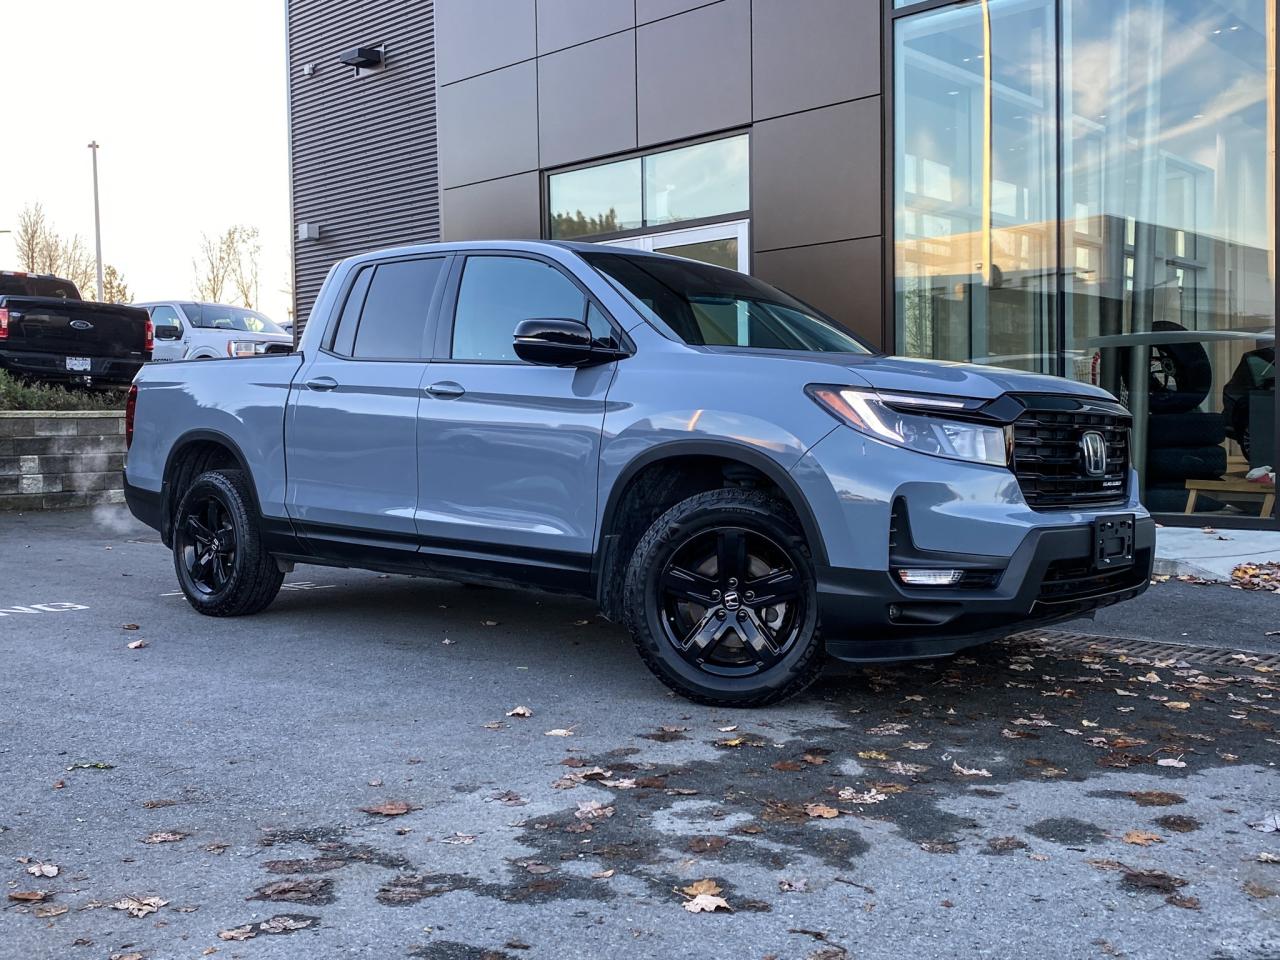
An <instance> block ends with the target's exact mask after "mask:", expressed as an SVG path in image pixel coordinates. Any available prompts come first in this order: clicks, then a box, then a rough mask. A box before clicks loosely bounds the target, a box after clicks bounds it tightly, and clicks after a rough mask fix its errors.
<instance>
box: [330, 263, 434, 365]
mask: <svg viewBox="0 0 1280 960" xmlns="http://www.w3.org/2000/svg"><path fill="white" fill-rule="evenodd" d="M444 262H445V261H444V259H443V258H439V257H436V258H432V259H426V260H398V261H394V262H392V263H380V264H378V265H377V267H376V268H374V269H373V276H372V279H370V280H369V283H368V291H367V293H366V294H365V296H364V304H363V307H362V308H361V310H360V323H359V325H358V326H357V327H356V334H355V345H354V348H353V349H352V351H351V355H352V356H353V357H356V358H357V359H365V360H418V359H421V358H422V357H423V356H425V354H424V351H423V341H424V337H425V334H426V326H427V314H428V311H429V310H430V307H431V297H432V295H433V294H434V293H435V289H436V284H437V283H438V282H439V280H440V274H441V270H442V267H443V266H444ZM358 287H359V280H357V289H353V290H352V294H355V293H357V292H358ZM352 299H353V298H351V297H349V298H348V308H350V306H351V300H352ZM346 314H347V309H344V310H343V324H342V326H345V325H346V320H347V316H346ZM342 334H343V331H342V329H341V328H340V329H339V331H338V335H339V339H342Z"/></svg>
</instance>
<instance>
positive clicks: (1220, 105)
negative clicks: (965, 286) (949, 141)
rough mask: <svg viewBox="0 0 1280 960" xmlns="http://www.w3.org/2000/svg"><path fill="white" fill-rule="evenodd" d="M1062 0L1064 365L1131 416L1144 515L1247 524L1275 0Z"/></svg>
mask: <svg viewBox="0 0 1280 960" xmlns="http://www.w3.org/2000/svg"><path fill="white" fill-rule="evenodd" d="M1062 2H1063V13H1062V16H1063V20H1062V23H1063V40H1064V43H1063V91H1062V96H1063V102H1062V116H1063V118H1064V119H1063V124H1064V128H1065V129H1064V130H1063V131H1062V136H1063V157H1064V164H1065V167H1066V169H1068V170H1069V171H1070V172H1071V175H1070V176H1068V177H1066V178H1064V181H1063V202H1064V205H1065V206H1066V207H1067V208H1068V209H1071V210H1074V211H1076V215H1075V217H1074V219H1073V221H1072V222H1070V223H1064V225H1063V238H1062V239H1063V247H1064V253H1065V257H1066V260H1067V262H1068V263H1070V264H1072V265H1073V266H1074V267H1075V269H1072V270H1069V271H1064V274H1063V285H1064V294H1065V295H1064V302H1063V309H1064V313H1065V317H1064V321H1065V324H1064V326H1065V334H1066V346H1067V351H1068V355H1069V356H1071V357H1073V358H1075V362H1074V363H1073V366H1072V369H1071V370H1069V371H1068V373H1069V375H1074V376H1076V377H1078V378H1082V379H1094V380H1095V381H1097V382H1100V383H1101V384H1102V385H1103V386H1105V387H1106V388H1107V389H1109V390H1111V391H1112V392H1113V393H1115V394H1117V395H1118V396H1121V397H1122V398H1123V399H1125V400H1126V401H1127V402H1128V404H1129V406H1130V408H1131V409H1132V410H1133V412H1134V414H1135V420H1136V423H1135V430H1134V440H1135V459H1137V460H1138V461H1139V463H1140V465H1141V466H1142V468H1143V475H1144V478H1145V499H1146V502H1147V504H1148V505H1149V506H1150V507H1151V508H1152V509H1154V510H1166V511H1176V512H1182V511H1183V510H1184V509H1186V505H1187V503H1188V501H1189V495H1190V494H1191V493H1195V509H1196V511H1197V512H1201V511H1206V510H1209V511H1213V512H1217V513H1223V512H1229V513H1237V514H1241V515H1246V516H1247V515H1253V516H1257V515H1258V512H1259V508H1260V506H1261V496H1258V495H1252V494H1250V493H1249V489H1250V486H1252V487H1253V489H1254V490H1259V489H1260V488H1259V487H1258V486H1257V485H1256V484H1251V483H1250V481H1248V480H1246V479H1245V478H1246V474H1247V472H1248V471H1249V470H1250V469H1251V468H1253V467H1259V466H1264V465H1266V466H1272V467H1274V466H1275V463H1276V459H1275V433H1276V429H1275V367H1274V363H1275V247H1274V245H1273V239H1274V229H1275V223H1274V217H1275V193H1274V191H1275V174H1276V172H1275V163H1274V156H1275V153H1274V151H1275V99H1274V88H1273V84H1274V82H1275V80H1274V75H1273V74H1272V73H1271V72H1270V71H1271V70H1272V69H1273V67H1274V64H1273V50H1274V42H1275V41H1274V36H1273V34H1272V32H1271V31H1272V30H1273V29H1274V3H1273V2H1270V0H1163V2H1159V3H1151V2H1142V3H1139V2H1135V0H1128V2H1120V3H1117V2H1116V0H1062ZM1259 361H1260V365H1259ZM1268 365H1269V368H1270V373H1269V374H1268V373H1267V372H1266V368H1267V367H1268ZM1255 368H1256V369H1255ZM1257 373H1261V376H1258V375H1256V374H1257ZM1232 383H1234V384H1235V387H1231V386H1229V384H1232Z"/></svg>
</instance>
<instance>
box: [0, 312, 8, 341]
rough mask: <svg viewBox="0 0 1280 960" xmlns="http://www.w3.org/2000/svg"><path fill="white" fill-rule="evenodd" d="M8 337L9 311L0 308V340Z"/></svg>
mask: <svg viewBox="0 0 1280 960" xmlns="http://www.w3.org/2000/svg"><path fill="white" fill-rule="evenodd" d="M8 339H9V311H8V310H0V340H8Z"/></svg>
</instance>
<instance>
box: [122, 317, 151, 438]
mask: <svg viewBox="0 0 1280 960" xmlns="http://www.w3.org/2000/svg"><path fill="white" fill-rule="evenodd" d="M149 322H150V321H148V323H149ZM137 409H138V385H137V384H136V383H135V384H132V385H131V386H130V387H129V399H127V400H126V401H125V402H124V448H125V449H126V450H128V449H129V448H130V447H131V446H133V414H134V411H136V410H137Z"/></svg>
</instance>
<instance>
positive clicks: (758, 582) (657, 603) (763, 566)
mask: <svg viewBox="0 0 1280 960" xmlns="http://www.w3.org/2000/svg"><path fill="white" fill-rule="evenodd" d="M815 585H816V577H815V574H814V569H813V561H812V558H811V556H810V554H809V548H808V545H807V544H806V543H805V540H804V535H803V533H802V532H801V530H800V527H799V523H798V522H797V521H796V519H795V517H794V515H793V514H792V512H791V509H790V508H789V507H788V505H787V504H785V503H784V502H782V501H780V500H778V499H776V498H774V497H770V496H768V495H767V494H764V493H761V492H759V491H753V490H737V489H722V490H712V491H709V492H707V493H701V494H698V495H697V496H694V497H690V498H689V499H688V500H685V501H683V502H682V503H679V504H677V505H676V506H674V507H672V508H671V509H670V510H668V511H667V512H666V513H665V514H663V516H661V517H660V518H659V519H658V520H657V521H656V522H655V523H654V524H653V526H652V527H650V528H649V531H648V532H647V533H646V534H645V535H644V537H643V538H642V539H641V541H640V543H639V545H638V546H637V547H636V550H635V553H634V554H633V555H632V558H631V562H630V565H629V567H628V570H627V578H626V585H625V595H624V607H625V615H626V622H627V626H628V628H629V629H630V630H631V634H632V637H633V638H634V639H635V642H636V647H637V649H638V650H639V651H640V656H641V657H642V658H643V659H644V661H645V663H646V664H648V666H649V668H650V669H651V670H653V672H654V673H655V674H657V676H658V678H659V679H661V680H662V682H663V683H665V684H667V686H669V687H671V688H672V689H673V690H675V691H676V692H678V693H680V694H681V695H683V696H685V697H688V698H689V699H690V700H694V701H697V702H699V703H707V704H713V705H717V706H742V707H751V706H763V705H765V704H769V703H776V702H778V701H779V700H783V699H785V698H787V697H790V696H793V695H795V694H797V693H799V692H800V691H801V690H803V689H805V688H806V687H807V686H809V684H811V683H813V681H814V680H815V679H817V677H818V675H819V673H820V672H821V671H822V665H823V661H824V659H825V657H824V651H823V645H822V641H821V638H820V637H819V635H818V611H817V596H816V588H815Z"/></svg>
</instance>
